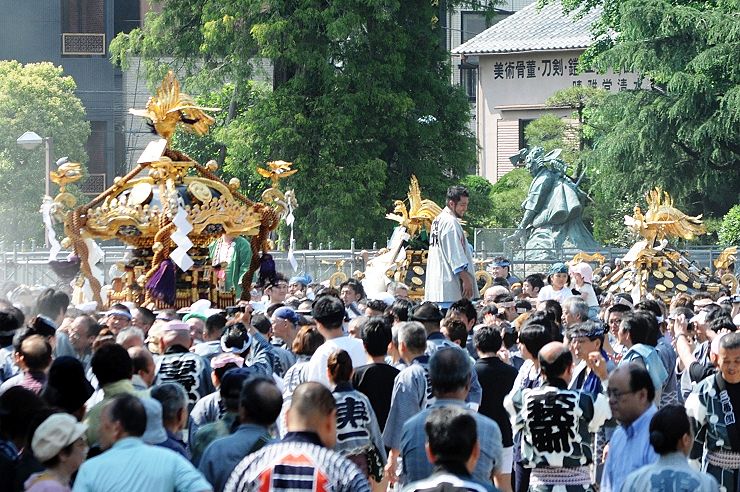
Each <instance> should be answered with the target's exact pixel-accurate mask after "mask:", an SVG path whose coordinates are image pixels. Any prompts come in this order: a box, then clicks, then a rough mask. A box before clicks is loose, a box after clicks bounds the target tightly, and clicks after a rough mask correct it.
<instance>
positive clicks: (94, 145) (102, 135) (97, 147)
mask: <svg viewBox="0 0 740 492" xmlns="http://www.w3.org/2000/svg"><path fill="white" fill-rule="evenodd" d="M107 133H108V122H106V121H91V122H90V138H88V139H87V144H86V145H85V150H86V151H87V159H88V160H87V172H88V173H90V174H100V173H105V172H106V169H107V166H106V159H105V143H106V139H107V138H106V137H107V136H108V135H107Z"/></svg>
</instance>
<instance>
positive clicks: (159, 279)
mask: <svg viewBox="0 0 740 492" xmlns="http://www.w3.org/2000/svg"><path fill="white" fill-rule="evenodd" d="M176 280H177V270H176V269H175V264H174V263H173V261H172V260H170V259H169V258H168V259H166V260H163V261H162V263H160V264H159V269H158V270H157V271H156V272H155V273H154V275H152V278H150V279H149V281H148V282H147V283H146V288H147V290H148V291H149V293H150V294H151V295H152V297H153V298H154V299H157V300H160V301H164V302H165V303H166V304H168V305H170V306H174V305H175V294H176V290H175V282H176Z"/></svg>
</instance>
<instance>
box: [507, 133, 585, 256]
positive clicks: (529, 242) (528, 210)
mask: <svg viewBox="0 0 740 492" xmlns="http://www.w3.org/2000/svg"><path fill="white" fill-rule="evenodd" d="M559 155H560V149H556V150H553V151H552V152H549V153H548V154H545V152H544V150H543V149H542V148H541V147H534V148H532V149H522V150H520V151H519V153H517V154H516V155H515V156H513V157H512V158H511V160H512V162H513V163H514V164H517V165H524V166H526V167H527V169H528V170H529V172H530V173H531V174H532V177H533V179H532V184H531V185H530V186H529V192H528V193H527V198H526V199H525V200H524V202H523V203H522V208H523V209H524V217H522V220H521V222H520V223H519V227H518V228H517V230H516V232H515V233H514V234H513V235H511V236H509V237H508V238H507V239H508V240H512V241H515V240H518V241H520V242H521V243H522V245H523V247H524V249H525V251H524V255H525V257H526V259H528V260H547V259H558V258H560V256H561V255H560V253H559V251H560V250H562V249H563V248H573V249H579V250H581V251H593V250H595V249H599V244H598V243H597V242H596V240H595V239H594V237H593V236H592V235H591V233H590V232H589V231H588V229H586V226H585V225H584V224H583V219H582V215H583V207H584V201H585V199H586V194H585V193H584V192H583V191H582V190H581V189H579V188H578V185H579V182H580V179H579V180H578V181H573V180H572V179H571V178H570V176H568V175H567V173H566V171H567V167H568V166H567V164H566V163H565V162H564V161H563V160H562V159H560V158H559Z"/></svg>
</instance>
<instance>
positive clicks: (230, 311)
mask: <svg viewBox="0 0 740 492" xmlns="http://www.w3.org/2000/svg"><path fill="white" fill-rule="evenodd" d="M225 311H226V317H231V316H236V315H237V313H243V312H244V306H226V310H225Z"/></svg>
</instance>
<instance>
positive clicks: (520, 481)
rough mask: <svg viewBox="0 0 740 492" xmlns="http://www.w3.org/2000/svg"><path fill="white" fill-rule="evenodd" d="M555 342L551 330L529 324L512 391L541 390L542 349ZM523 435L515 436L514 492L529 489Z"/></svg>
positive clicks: (524, 331) (523, 333)
mask: <svg viewBox="0 0 740 492" xmlns="http://www.w3.org/2000/svg"><path fill="white" fill-rule="evenodd" d="M552 341H553V337H552V334H551V330H549V329H547V328H545V327H544V326H542V325H539V324H535V323H527V324H526V325H524V328H522V331H521V333H519V350H520V352H521V355H522V357H524V363H523V364H522V367H521V368H519V373H518V374H517V376H516V380H515V381H514V385H513V389H512V391H517V390H519V389H527V388H529V389H532V388H539V387H540V386H542V385H543V384H544V383H545V378H544V376H543V375H542V374H541V373H540V360H539V357H538V356H539V353H540V350H541V349H542V347H544V346H545V345H547V344H548V343H550V342H552ZM521 439H522V435H521V433H517V434H515V436H514V491H515V492H525V491H527V490H528V489H529V475H530V470H529V469H528V468H525V467H524V464H523V462H522V455H521V449H522V447H521Z"/></svg>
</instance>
